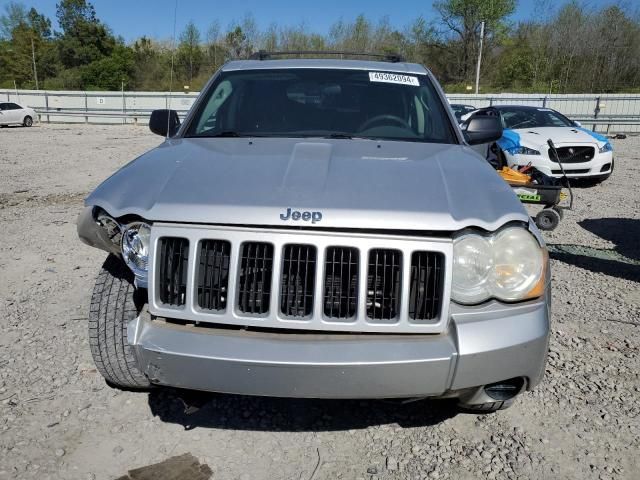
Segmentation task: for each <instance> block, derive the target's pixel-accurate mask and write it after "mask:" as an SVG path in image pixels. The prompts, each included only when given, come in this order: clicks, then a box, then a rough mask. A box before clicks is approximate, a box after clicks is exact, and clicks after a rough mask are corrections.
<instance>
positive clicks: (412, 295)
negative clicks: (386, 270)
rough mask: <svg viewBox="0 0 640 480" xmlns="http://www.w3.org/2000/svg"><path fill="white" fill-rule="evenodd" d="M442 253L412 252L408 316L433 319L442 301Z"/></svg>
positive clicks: (418, 318)
mask: <svg viewBox="0 0 640 480" xmlns="http://www.w3.org/2000/svg"><path fill="white" fill-rule="evenodd" d="M443 265H444V255H443V254H441V253H437V252H413V254H412V255H411V276H410V280H409V318H412V319H413V320H433V319H434V318H436V317H437V316H438V313H439V310H440V304H441V303H442V287H443V284H444V282H443V280H442V279H443V276H444V268H443Z"/></svg>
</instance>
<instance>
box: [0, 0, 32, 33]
mask: <svg viewBox="0 0 640 480" xmlns="http://www.w3.org/2000/svg"><path fill="white" fill-rule="evenodd" d="M26 21H27V9H26V8H25V6H24V5H23V4H21V3H18V2H9V3H7V4H6V5H5V7H4V14H2V15H0V39H4V40H8V39H10V38H11V34H12V33H13V30H14V28H16V27H17V26H18V25H20V24H23V23H26Z"/></svg>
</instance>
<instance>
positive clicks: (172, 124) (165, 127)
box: [149, 109, 180, 137]
mask: <svg viewBox="0 0 640 480" xmlns="http://www.w3.org/2000/svg"><path fill="white" fill-rule="evenodd" d="M179 128H180V118H179V117H178V112H176V111H175V110H165V109H162V110H154V111H153V112H151V117H150V118H149V130H151V131H152V132H153V133H155V134H156V135H161V136H163V137H173V136H174V135H175V134H176V132H177V131H178V129H179Z"/></svg>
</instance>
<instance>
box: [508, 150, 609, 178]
mask: <svg viewBox="0 0 640 480" xmlns="http://www.w3.org/2000/svg"><path fill="white" fill-rule="evenodd" d="M505 155H506V156H507V163H508V164H509V165H518V166H525V165H529V164H531V166H533V167H535V168H536V169H538V170H540V171H541V172H542V173H544V174H545V175H548V176H550V177H556V178H561V177H562V176H563V175H562V171H561V168H560V164H558V163H557V162H552V161H551V160H550V159H549V157H548V156H547V154H543V155H520V154H517V155H511V154H509V153H508V152H507V153H505ZM562 166H563V167H564V170H565V172H566V174H567V177H570V178H581V177H583V178H591V177H600V176H605V175H608V174H610V173H611V171H612V169H613V152H604V153H596V155H595V156H594V157H593V158H592V159H591V160H589V161H588V162H583V163H563V164H562Z"/></svg>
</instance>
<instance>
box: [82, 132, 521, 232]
mask: <svg viewBox="0 0 640 480" xmlns="http://www.w3.org/2000/svg"><path fill="white" fill-rule="evenodd" d="M85 203H86V205H89V206H99V207H102V208H103V209H104V210H106V211H107V212H108V213H109V214H111V215H113V216H114V217H121V216H124V215H129V214H135V215H139V216H141V217H143V218H145V219H147V220H149V221H166V222H187V223H204V224H235V225H264V226H267V225H269V226H309V227H316V228H328V227H329V228H363V229H394V230H442V231H454V230H459V229H461V228H464V227H468V226H477V227H481V228H484V229H486V230H495V229H497V228H499V227H500V226H502V225H503V224H505V223H506V222H509V221H513V220H519V221H525V222H527V221H528V216H527V214H526V212H525V211H524V208H523V207H522V205H521V204H520V202H519V201H518V200H517V198H516V196H515V195H514V194H513V192H512V191H511V189H510V188H509V187H508V186H507V184H506V183H505V182H504V181H503V180H502V179H501V178H500V177H499V176H498V175H497V174H496V172H495V171H493V169H492V168H491V166H490V165H489V164H488V163H487V162H486V161H485V160H484V159H482V158H481V157H480V156H478V155H477V154H476V153H474V152H473V151H472V150H471V149H470V148H469V147H466V146H462V145H443V144H424V143H412V142H392V141H373V140H357V139H354V140H326V141H325V140H317V141H308V140H307V139H305V141H301V140H299V139H274V138H254V139H247V138H228V139H220V138H218V139H206V138H186V139H173V140H168V141H166V142H165V143H163V144H162V145H160V146H159V147H157V148H156V149H154V150H151V151H150V152H148V153H146V154H144V155H142V156H141V157H139V158H138V159H136V160H134V161H133V162H131V163H129V164H128V165H126V166H124V167H123V168H121V169H120V170H119V171H117V172H116V173H115V174H113V175H112V176H111V177H110V178H108V179H107V180H106V181H104V182H103V183H102V184H101V185H100V186H98V188H96V189H95V191H94V192H93V193H92V194H91V195H89V197H88V198H87V199H86V202H85ZM287 209H291V211H292V212H293V211H299V212H301V214H300V216H299V217H298V215H293V216H287ZM304 212H319V213H320V215H321V217H322V218H321V220H318V215H317V214H316V215H313V216H312V215H303V213H304ZM287 217H288V218H287ZM293 217H297V219H295V220H294V218H293Z"/></svg>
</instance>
